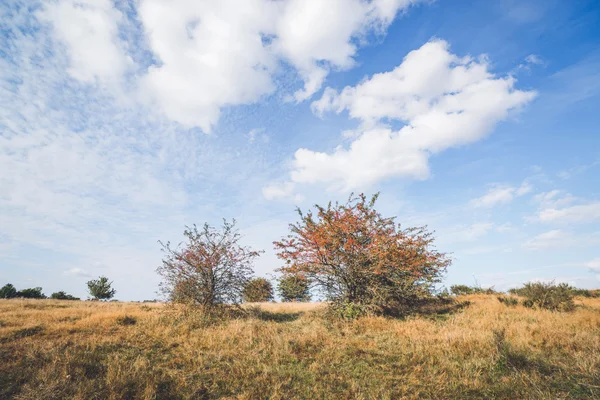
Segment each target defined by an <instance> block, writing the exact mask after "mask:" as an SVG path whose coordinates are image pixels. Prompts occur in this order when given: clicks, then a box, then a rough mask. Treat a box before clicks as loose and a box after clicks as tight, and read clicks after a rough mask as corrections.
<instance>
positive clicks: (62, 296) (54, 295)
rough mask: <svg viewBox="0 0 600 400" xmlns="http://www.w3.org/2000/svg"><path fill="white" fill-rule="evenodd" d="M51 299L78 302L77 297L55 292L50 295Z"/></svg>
mask: <svg viewBox="0 0 600 400" xmlns="http://www.w3.org/2000/svg"><path fill="white" fill-rule="evenodd" d="M50 298H51V299H54V300H79V297H75V296H72V295H70V294H67V293H65V292H64V291H62V290H61V291H60V292H55V293H52V294H51V295H50Z"/></svg>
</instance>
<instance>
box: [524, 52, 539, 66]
mask: <svg viewBox="0 0 600 400" xmlns="http://www.w3.org/2000/svg"><path fill="white" fill-rule="evenodd" d="M525 61H526V62H527V63H529V64H538V65H539V64H543V63H544V61H543V60H542V58H541V57H540V56H538V55H536V54H530V55H528V56H527V57H526V58H525Z"/></svg>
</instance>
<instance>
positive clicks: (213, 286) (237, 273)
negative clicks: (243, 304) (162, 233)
mask: <svg viewBox="0 0 600 400" xmlns="http://www.w3.org/2000/svg"><path fill="white" fill-rule="evenodd" d="M184 236H185V237H186V239H187V240H186V242H185V243H181V244H180V245H179V246H178V247H177V248H173V247H171V245H170V243H168V242H167V243H163V242H159V243H160V244H161V246H162V250H163V252H164V253H165V258H164V259H163V261H162V265H161V266H160V267H158V269H157V272H158V274H159V275H161V277H162V278H163V281H162V282H161V291H162V292H163V293H164V294H165V295H166V296H167V297H168V299H169V300H170V301H172V302H174V303H181V304H187V305H192V306H199V307H200V308H202V309H204V310H205V311H206V312H208V313H210V312H212V309H214V308H222V307H217V306H220V305H234V304H238V303H239V302H240V301H241V300H242V299H243V291H244V287H245V286H246V284H247V283H248V281H250V279H251V277H252V273H253V271H252V267H253V263H254V260H255V259H256V258H257V257H258V256H259V255H260V254H261V253H262V252H260V251H255V250H252V249H251V248H249V247H244V246H242V245H241V244H240V241H241V235H240V233H239V232H238V230H237V229H236V228H235V220H233V221H232V222H227V221H225V220H224V221H223V227H222V228H221V229H218V228H214V227H212V226H210V225H208V224H204V226H203V227H202V228H201V229H198V227H197V226H196V225H193V226H192V227H186V230H185V231H184Z"/></svg>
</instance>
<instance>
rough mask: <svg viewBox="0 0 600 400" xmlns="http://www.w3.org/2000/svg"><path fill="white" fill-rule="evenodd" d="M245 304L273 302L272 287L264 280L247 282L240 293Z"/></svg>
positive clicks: (258, 279) (257, 279) (256, 279)
mask: <svg viewBox="0 0 600 400" xmlns="http://www.w3.org/2000/svg"><path fill="white" fill-rule="evenodd" d="M242 295H243V297H244V301H245V302H247V303H259V302H265V301H271V300H273V285H271V282H269V281H268V280H266V279H265V278H255V279H251V280H250V281H248V283H247V284H246V286H244V291H243V293H242Z"/></svg>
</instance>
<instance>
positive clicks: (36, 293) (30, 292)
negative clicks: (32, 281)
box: [17, 287, 46, 299]
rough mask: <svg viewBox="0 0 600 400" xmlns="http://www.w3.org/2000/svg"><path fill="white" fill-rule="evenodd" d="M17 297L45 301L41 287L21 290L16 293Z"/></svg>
mask: <svg viewBox="0 0 600 400" xmlns="http://www.w3.org/2000/svg"><path fill="white" fill-rule="evenodd" d="M17 297H23V298H25V299H45V298H46V295H45V294H44V293H42V288H41V287H36V288H30V289H23V290H20V291H19V292H18V293H17Z"/></svg>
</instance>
